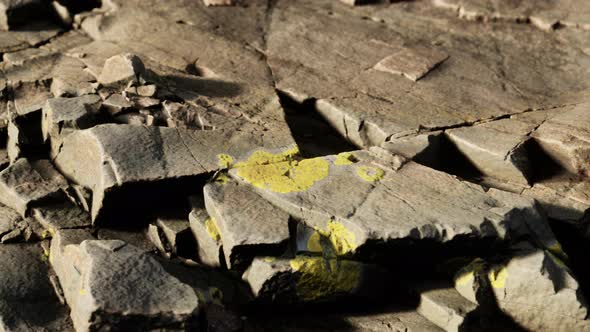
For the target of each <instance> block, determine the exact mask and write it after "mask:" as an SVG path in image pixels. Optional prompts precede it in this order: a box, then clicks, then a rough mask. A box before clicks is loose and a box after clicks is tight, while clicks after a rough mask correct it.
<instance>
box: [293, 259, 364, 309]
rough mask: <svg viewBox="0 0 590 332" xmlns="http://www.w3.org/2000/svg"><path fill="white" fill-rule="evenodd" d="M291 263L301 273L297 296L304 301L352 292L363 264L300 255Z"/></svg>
mask: <svg viewBox="0 0 590 332" xmlns="http://www.w3.org/2000/svg"><path fill="white" fill-rule="evenodd" d="M290 265H291V268H292V269H293V271H295V272H298V273H300V276H299V279H298V280H297V283H296V289H297V296H298V297H299V298H300V299H302V300H304V301H312V300H317V299H320V298H323V297H326V296H330V295H334V294H342V293H351V292H352V291H354V289H355V288H356V287H357V286H358V284H359V280H360V275H361V266H360V265H359V263H356V262H353V261H339V260H336V259H328V260H327V259H324V258H322V257H307V256H298V257H296V258H294V259H292V260H291V261H290Z"/></svg>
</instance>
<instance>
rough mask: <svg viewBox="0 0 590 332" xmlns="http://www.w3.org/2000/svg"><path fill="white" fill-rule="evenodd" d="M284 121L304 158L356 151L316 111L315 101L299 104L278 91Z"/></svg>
mask: <svg viewBox="0 0 590 332" xmlns="http://www.w3.org/2000/svg"><path fill="white" fill-rule="evenodd" d="M277 94H278V95H279V99H280V101H281V105H282V106H283V109H284V110H285V119H286V121H287V124H288V125H289V128H290V129H291V134H292V135H293V138H294V139H295V142H297V145H298V146H299V150H300V152H301V155H302V156H303V157H304V158H314V157H319V156H327V155H334V154H338V153H341V152H346V151H354V150H358V148H357V147H356V146H354V145H352V144H351V143H350V142H349V141H348V140H347V139H345V138H344V137H342V135H340V133H338V131H337V130H336V129H334V128H333V127H332V126H330V124H329V123H328V122H327V121H326V120H325V119H324V118H323V117H322V116H321V115H320V114H319V113H318V112H317V111H316V109H315V103H316V101H315V99H308V100H306V101H304V102H303V103H299V102H297V101H296V100H294V99H293V98H292V97H290V96H289V95H287V94H286V93H284V92H281V91H278V90H277Z"/></svg>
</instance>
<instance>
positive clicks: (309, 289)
mask: <svg viewBox="0 0 590 332" xmlns="http://www.w3.org/2000/svg"><path fill="white" fill-rule="evenodd" d="M370 274H371V266H369V265H364V264H362V263H359V262H355V261H348V260H338V259H326V258H324V257H312V256H297V257H295V258H293V259H285V258H276V257H256V258H255V259H254V261H253V262H252V265H250V267H249V268H248V269H247V270H246V272H244V275H243V276H242V278H243V279H244V280H245V281H246V282H248V284H249V285H250V288H251V289H252V292H253V293H254V295H255V296H256V297H257V298H258V299H260V300H262V301H265V300H272V301H277V302H300V301H302V302H308V301H321V300H326V299H329V298H335V297H337V296H343V295H344V296H345V295H353V294H356V295H367V294H362V293H363V283H364V282H365V281H366V280H365V278H368V276H369V275H370Z"/></svg>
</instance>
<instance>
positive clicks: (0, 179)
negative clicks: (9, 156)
mask: <svg viewBox="0 0 590 332" xmlns="http://www.w3.org/2000/svg"><path fill="white" fill-rule="evenodd" d="M66 186H67V183H66V181H65V179H64V178H63V177H62V176H61V175H60V174H59V173H58V172H57V171H56V170H55V169H54V168H53V166H51V163H49V161H47V160H39V161H36V162H33V163H30V162H29V161H28V160H26V159H19V160H17V161H16V162H15V163H14V164H12V165H10V166H9V167H7V168H6V169H5V170H3V171H2V172H0V202H2V203H3V204H5V205H7V206H8V207H11V208H13V209H14V210H16V211H17V212H18V213H20V214H21V215H22V216H25V215H26V214H27V211H28V209H29V208H30V206H31V204H34V203H35V202H37V201H39V200H42V199H46V198H50V197H55V196H59V195H60V194H61V193H62V189H63V188H64V187H66Z"/></svg>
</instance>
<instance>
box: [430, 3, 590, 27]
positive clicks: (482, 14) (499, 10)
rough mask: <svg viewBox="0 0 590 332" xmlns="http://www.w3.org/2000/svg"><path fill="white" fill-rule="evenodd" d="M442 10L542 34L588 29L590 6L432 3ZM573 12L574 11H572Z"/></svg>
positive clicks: (571, 4)
mask: <svg viewBox="0 0 590 332" xmlns="http://www.w3.org/2000/svg"><path fill="white" fill-rule="evenodd" d="M433 3H434V4H435V5H437V6H440V7H443V8H449V9H453V10H455V11H457V12H458V14H459V17H461V18H464V19H467V20H477V21H495V20H506V21H514V22H526V21H529V20H530V22H531V23H533V24H534V25H535V26H537V27H539V28H541V29H543V30H551V29H554V28H558V27H559V26H566V27H573V28H581V29H590V20H589V19H588V14H589V13H590V6H588V5H587V4H586V3H584V2H577V1H572V0H557V1H551V2H547V3H543V4H534V5H533V4H531V3H515V2H512V1H508V0H502V1H490V0H477V1H463V0H433ZM573 8H575V9H574V10H572V9H573Z"/></svg>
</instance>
